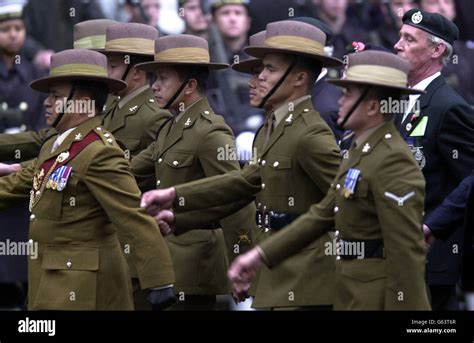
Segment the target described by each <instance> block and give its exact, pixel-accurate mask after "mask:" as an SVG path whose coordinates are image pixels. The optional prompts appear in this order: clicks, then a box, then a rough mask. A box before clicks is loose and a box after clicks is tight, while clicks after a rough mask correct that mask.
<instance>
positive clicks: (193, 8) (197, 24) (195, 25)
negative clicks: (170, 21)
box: [183, 0, 209, 32]
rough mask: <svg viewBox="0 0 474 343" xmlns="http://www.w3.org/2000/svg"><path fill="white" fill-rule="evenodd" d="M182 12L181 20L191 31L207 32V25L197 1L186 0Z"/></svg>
mask: <svg viewBox="0 0 474 343" xmlns="http://www.w3.org/2000/svg"><path fill="white" fill-rule="evenodd" d="M183 11H184V12H183V19H184V21H185V23H186V26H187V27H188V28H189V29H190V30H191V31H193V32H202V31H205V30H207V27H208V25H209V23H208V20H207V19H206V17H205V16H204V14H203V13H202V10H201V4H200V1H199V0H188V1H187V2H186V3H185V4H184V6H183Z"/></svg>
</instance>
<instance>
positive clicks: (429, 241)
mask: <svg viewBox="0 0 474 343" xmlns="http://www.w3.org/2000/svg"><path fill="white" fill-rule="evenodd" d="M423 234H424V236H425V247H426V251H430V250H431V247H432V246H433V244H434V242H435V240H436V238H435V236H434V235H433V233H432V232H431V230H430V228H429V227H428V225H425V224H423Z"/></svg>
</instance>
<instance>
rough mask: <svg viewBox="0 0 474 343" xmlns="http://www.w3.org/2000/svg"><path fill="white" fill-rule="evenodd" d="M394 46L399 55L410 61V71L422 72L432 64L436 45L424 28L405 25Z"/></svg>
mask: <svg viewBox="0 0 474 343" xmlns="http://www.w3.org/2000/svg"><path fill="white" fill-rule="evenodd" d="M394 48H395V50H396V51H397V55H398V56H400V57H402V58H404V59H405V60H407V61H408V62H410V73H413V72H417V73H420V72H421V73H422V72H423V70H425V69H426V68H427V64H431V59H432V53H433V49H434V46H433V45H432V44H430V43H429V42H428V33H426V32H425V31H423V30H420V29H418V28H416V27H413V26H410V25H403V26H402V28H401V29H400V39H399V41H398V42H397V43H396V44H395V46H394ZM410 73H409V77H410Z"/></svg>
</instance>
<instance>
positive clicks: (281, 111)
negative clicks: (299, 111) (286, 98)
mask: <svg viewBox="0 0 474 343" xmlns="http://www.w3.org/2000/svg"><path fill="white" fill-rule="evenodd" d="M310 97H311V95H303V96H302V97H299V98H298V99H295V100H293V101H290V102H289V103H292V104H293V107H296V106H298V105H299V104H301V103H302V102H303V101H305V100H307V99H309V98H310ZM289 103H286V104H284V105H281V106H280V107H278V108H277V109H276V110H275V112H274V114H275V127H276V126H277V125H278V124H280V122H281V121H282V120H283V117H285V115H286V114H287V113H288V111H289V110H288V104H289Z"/></svg>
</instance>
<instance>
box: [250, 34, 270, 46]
mask: <svg viewBox="0 0 474 343" xmlns="http://www.w3.org/2000/svg"><path fill="white" fill-rule="evenodd" d="M266 38H267V31H266V30H265V31H260V32H257V33H256V34H253V35H251V36H250V38H249V45H250V46H264V45H265V39H266Z"/></svg>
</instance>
